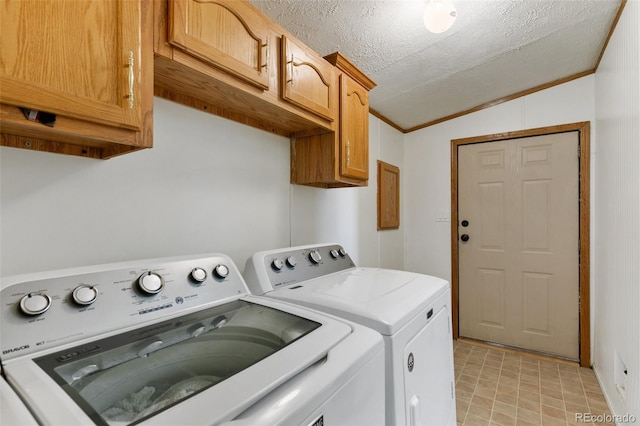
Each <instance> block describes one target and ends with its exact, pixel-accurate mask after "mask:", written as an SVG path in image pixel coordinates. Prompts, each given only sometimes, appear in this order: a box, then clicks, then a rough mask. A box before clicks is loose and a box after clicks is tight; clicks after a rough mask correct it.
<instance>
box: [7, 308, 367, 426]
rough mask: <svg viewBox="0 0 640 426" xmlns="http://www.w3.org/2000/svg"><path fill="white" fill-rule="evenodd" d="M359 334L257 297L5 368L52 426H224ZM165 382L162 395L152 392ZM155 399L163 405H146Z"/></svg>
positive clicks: (11, 363) (17, 361)
mask: <svg viewBox="0 0 640 426" xmlns="http://www.w3.org/2000/svg"><path fill="white" fill-rule="evenodd" d="M352 332H353V330H352V328H351V326H349V325H348V324H346V323H344V322H341V321H337V320H335V319H332V318H329V317H327V316H325V315H321V314H319V313H314V312H310V311H308V310H306V309H303V308H300V307H297V306H289V305H286V304H283V303H279V302H277V301H274V300H269V299H265V298H257V297H252V296H248V297H245V298H243V299H242V300H238V301H235V302H231V303H228V304H225V305H220V306H217V307H214V308H210V309H206V310H203V311H200V312H196V313H193V314H189V315H185V316H183V317H177V318H173V319H170V320H167V321H163V322H160V323H157V324H153V325H150V326H146V327H143V328H141V329H138V330H133V331H130V332H126V333H122V334H115V335H112V336H109V337H106V338H104V339H100V340H95V341H90V342H86V343H84V344H82V345H79V346H74V347H67V348H65V349H63V350H60V351H56V352H50V353H48V354H46V355H43V356H40V357H36V358H33V359H29V358H26V357H23V358H18V359H15V360H10V361H9V362H7V363H6V364H5V365H4V370H5V372H6V375H7V378H8V380H9V382H10V383H11V384H12V385H13V386H14V388H16V390H17V391H18V393H20V394H21V396H22V397H23V398H24V399H25V400H26V403H27V404H28V405H29V406H30V407H32V410H33V412H34V413H35V415H36V417H37V418H38V419H40V420H41V421H42V422H44V423H46V424H79V423H86V422H87V421H88V420H89V419H90V420H91V421H92V422H93V423H95V424H98V425H116V424H117V425H124V424H137V423H139V422H145V424H146V423H147V422H149V423H152V424H155V423H172V422H173V421H174V420H175V419H176V417H177V418H180V416H181V415H184V416H185V418H184V419H185V421H187V422H192V421H195V422H196V423H202V421H203V420H202V418H203V416H204V417H205V418H206V422H207V423H210V424H218V423H220V422H223V421H227V420H230V419H232V418H233V417H234V416H235V415H237V414H239V413H241V412H243V411H244V410H246V409H247V408H248V407H249V406H251V405H252V404H253V403H255V402H256V401H257V400H259V399H260V398H262V397H263V396H265V395H267V394H268V393H270V392H272V391H274V390H275V389H277V388H278V386H280V385H281V384H283V383H285V382H286V381H288V380H289V379H290V378H292V377H294V376H296V375H297V374H299V373H300V372H302V371H304V370H305V369H307V368H308V367H310V366H311V365H313V364H314V363H316V362H317V361H319V360H321V359H322V358H323V357H324V356H326V354H327V353H328V352H329V351H330V350H331V349H332V348H333V347H336V346H337V345H340V344H341V341H342V340H344V339H345V338H346V337H347V336H349V335H350V334H351V333H352ZM162 342H165V343H166V344H163V343H162ZM356 355H358V354H354V356H356ZM164 381H167V384H166V389H163V391H162V392H160V391H159V389H151V388H154V387H159V386H161V384H162V382H164ZM154 392H157V393H159V394H161V395H160V396H159V399H156V398H155V397H151V398H152V399H153V400H149V401H145V398H147V399H149V397H150V395H155V393H154ZM146 402H149V404H148V405H144V404H146ZM194 412H197V414H193V413H194ZM196 418H199V419H200V420H194V419H196ZM170 419H173V420H170ZM173 424H176V423H173Z"/></svg>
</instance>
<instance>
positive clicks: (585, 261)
mask: <svg viewBox="0 0 640 426" xmlns="http://www.w3.org/2000/svg"><path fill="white" fill-rule="evenodd" d="M590 129H591V123H590V122H589V121H582V122H577V123H570V124H563V125H558V126H550V127H539V128H535V129H528V130H519V131H514V132H506V133H496V134H492V135H484V136H474V137H470V138H463V139H453V140H451V298H452V304H451V310H452V322H453V338H454V339H457V338H458V337H459V334H460V330H459V321H458V320H459V318H458V315H459V287H458V286H459V282H458V280H459V269H458V268H459V265H458V262H459V257H458V147H459V146H461V145H468V144H474V143H486V142H495V141H502V140H506V139H517V138H523V137H531V136H544V135H550V134H554V133H565V132H574V131H577V132H578V135H579V137H578V150H579V155H580V158H579V162H578V163H579V169H578V175H579V206H578V208H579V215H580V219H579V220H580V223H579V238H580V244H579V250H580V253H579V259H580V261H579V288H580V290H579V292H580V293H579V298H580V300H579V306H580V308H579V311H580V312H579V321H580V325H579V329H580V330H579V333H580V350H579V354H580V366H582V367H591V322H590V319H591V317H590V316H591V302H590V293H591V292H590V223H591V222H590V175H591V173H590V155H591V149H590Z"/></svg>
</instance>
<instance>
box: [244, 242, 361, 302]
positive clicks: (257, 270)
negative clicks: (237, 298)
mask: <svg viewBox="0 0 640 426" xmlns="http://www.w3.org/2000/svg"><path fill="white" fill-rule="evenodd" d="M354 267H355V264H354V263H353V261H352V260H351V257H349V254H348V253H347V252H346V250H345V249H344V248H343V247H342V246H340V245H337V244H326V245H312V246H300V247H288V248H282V249H276V250H269V251H263V252H259V253H256V254H254V255H253V257H251V258H250V259H249V260H248V261H247V264H246V266H245V271H244V277H245V280H246V281H247V285H248V286H249V288H250V289H251V291H252V292H253V294H258V295H260V294H264V293H266V292H268V291H271V290H274V289H276V288H280V287H283V286H293V285H297V284H299V283H301V282H303V281H307V280H311V279H314V278H318V277H321V276H324V275H328V274H332V273H334V272H339V271H343V270H345V269H349V268H354ZM265 281H268V282H269V285H268V286H267V287H268V288H265V284H264V283H265Z"/></svg>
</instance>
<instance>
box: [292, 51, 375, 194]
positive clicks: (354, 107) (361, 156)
mask: <svg viewBox="0 0 640 426" xmlns="http://www.w3.org/2000/svg"><path fill="white" fill-rule="evenodd" d="M325 59H326V60H327V61H328V62H329V63H331V64H332V65H334V66H335V67H336V70H337V73H338V79H339V96H338V110H339V116H338V117H339V119H338V122H339V123H338V130H337V131H336V132H333V133H326V134H314V135H304V134H302V135H297V136H296V137H293V138H292V141H291V182H292V183H296V184H300V185H309V186H317V187H322V188H339V187H347V186H366V185H367V183H368V179H369V90H371V89H373V88H374V87H375V85H376V84H375V83H374V82H373V81H372V80H371V79H369V77H367V76H366V75H365V74H364V73H362V71H360V70H359V69H358V68H356V67H355V65H353V64H352V63H351V62H349V61H348V60H347V59H346V58H345V57H344V56H342V55H341V54H340V53H338V52H336V53H333V54H331V55H328V56H325Z"/></svg>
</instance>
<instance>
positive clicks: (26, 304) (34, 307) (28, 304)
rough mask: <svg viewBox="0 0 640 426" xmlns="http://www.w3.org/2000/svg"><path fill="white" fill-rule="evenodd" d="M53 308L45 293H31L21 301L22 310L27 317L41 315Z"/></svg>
mask: <svg viewBox="0 0 640 426" xmlns="http://www.w3.org/2000/svg"><path fill="white" fill-rule="evenodd" d="M50 307H51V298H50V297H49V296H47V295H46V294H44V293H29V294H27V295H26V296H24V297H23V298H22V299H20V310H21V311H22V312H23V313H25V314H27V315H40V314H42V313H44V312H46V311H47V309H49V308H50Z"/></svg>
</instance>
